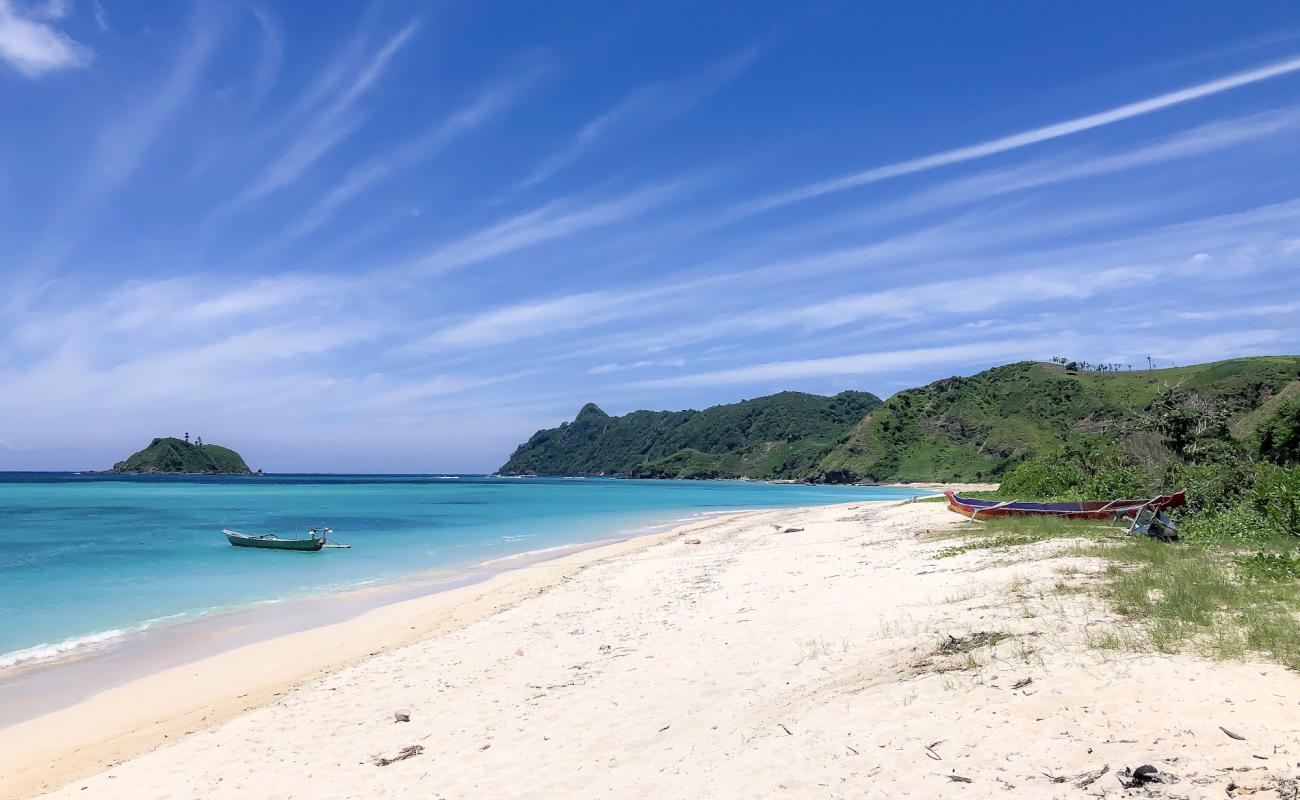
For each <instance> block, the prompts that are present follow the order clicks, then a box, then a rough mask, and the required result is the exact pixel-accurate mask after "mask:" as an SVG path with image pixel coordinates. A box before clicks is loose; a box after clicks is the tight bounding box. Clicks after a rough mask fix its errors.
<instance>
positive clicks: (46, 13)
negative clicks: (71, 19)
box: [32, 0, 72, 20]
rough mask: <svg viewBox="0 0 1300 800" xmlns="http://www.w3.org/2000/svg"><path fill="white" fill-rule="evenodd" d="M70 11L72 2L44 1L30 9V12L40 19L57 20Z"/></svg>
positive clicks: (63, 0) (69, 0)
mask: <svg viewBox="0 0 1300 800" xmlns="http://www.w3.org/2000/svg"><path fill="white" fill-rule="evenodd" d="M70 11H72V0H45V2H43V3H38V4H36V5H35V6H34V7H33V8H32V12H33V13H34V14H36V16H38V17H40V18H41V19H50V20H59V19H63V18H64V17H66V16H68V13H69V12H70Z"/></svg>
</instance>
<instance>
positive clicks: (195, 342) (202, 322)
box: [0, 0, 1300, 472]
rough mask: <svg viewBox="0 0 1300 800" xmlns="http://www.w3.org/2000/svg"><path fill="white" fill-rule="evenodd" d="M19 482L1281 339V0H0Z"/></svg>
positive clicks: (1286, 50) (1286, 303) (1167, 359)
mask: <svg viewBox="0 0 1300 800" xmlns="http://www.w3.org/2000/svg"><path fill="white" fill-rule="evenodd" d="M0 109H3V115H0V386H3V389H2V390H0V469H24V468H27V469H60V468H74V469H78V468H102V467H106V466H108V465H109V464H111V463H112V461H113V460H115V459H116V458H119V457H122V456H124V455H125V454H126V453H128V452H130V451H131V450H134V449H136V448H137V447H139V446H140V445H142V444H143V443H144V442H146V441H147V440H148V439H149V438H150V437H152V436H155V435H162V434H174V433H180V432H183V431H192V432H196V433H200V434H202V435H203V436H204V437H205V438H206V439H208V440H209V441H217V442H221V443H225V444H229V445H231V446H234V447H237V448H239V449H240V450H241V451H242V452H244V453H245V455H246V456H247V457H248V458H249V460H250V461H251V462H252V463H253V464H254V465H255V466H261V467H264V468H266V469H268V470H276V471H287V470H318V471H349V470H357V471H399V472H415V471H483V470H490V469H493V468H494V467H496V466H497V465H499V464H500V462H501V461H502V460H503V459H504V458H505V457H506V456H507V455H508V454H509V452H510V450H511V449H512V448H513V447H514V446H515V445H516V444H517V443H518V442H519V441H521V440H523V439H524V438H526V437H527V436H528V435H529V434H531V433H532V432H533V431H534V430H535V429H537V428H538V427H542V426H550V425H554V424H557V423H558V422H560V421H562V420H564V419H567V418H569V417H571V416H572V415H573V414H574V413H575V412H576V410H577V409H578V408H579V407H580V406H581V405H582V404H583V403H585V402H587V401H595V402H597V403H599V404H600V405H601V406H602V407H603V408H605V409H606V410H607V411H609V412H611V413H619V412H623V411H627V410H631V409H634V408H643V407H648V408H685V407H701V406H705V405H709V404H712V403H718V402H730V401H734V400H736V399H739V398H742V397H752V396H755V395H760V394H766V393H769V392H773V391H778V390H782V389H800V390H805V391H812V392H820V393H832V392H836V391H839V390H842V389H846V388H853V389H866V390H870V391H873V392H875V393H877V394H880V395H882V396H887V395H889V394H891V393H893V392H895V391H897V390H899V389H901V388H904V387H907V386H912V385H917V384H921V383H925V382H928V381H930V380H934V379H936V378H940V377H944V376H947V375H952V374H970V373H972V372H975V371H978V370H980V369H983V368H985V367H988V366H990V365H993V364H997V363H1002V362H1006V361H1011V360H1018V359H1045V358H1048V357H1050V356H1054V355H1058V354H1062V355H1069V356H1073V357H1076V358H1085V359H1088V360H1090V361H1111V362H1119V363H1132V364H1135V365H1137V364H1145V363H1146V359H1147V357H1151V358H1153V359H1155V360H1156V362H1157V363H1159V364H1162V365H1168V364H1186V363H1194V362H1200V361H1205V360H1212V359H1217V358H1223V357H1230V356H1239V355H1252V354H1264V353H1281V352H1289V353H1294V352H1297V351H1300V269H1298V268H1297V267H1298V266H1300V169H1298V167H1300V6H1296V4H1294V3H1293V2H1253V3H1242V4H1222V3H1209V2H1204V3H1189V2H1150V3H1142V4H1132V3H1118V2H1101V3H1097V2H1078V3H1037V2H1035V3H1030V2H1008V3H978V4H977V3H947V2H944V3H937V2H935V3H926V2H918V3H898V4H873V3H853V2H825V3H820V4H792V3H776V2H773V3H720V4H712V5H708V6H706V5H705V4H700V3H685V2H654V3H643V4H624V3H595V2H590V3H572V2H558V3H508V4H507V3H498V4H489V3H376V4H373V5H369V6H366V5H363V4H360V3H351V2H349V3H342V2H338V3H310V4H307V3H275V2H269V1H268V2H260V3H251V4H243V3H238V2H229V3H227V2H210V3H202V2H199V3H186V2H156V3H148V2H134V1H133V2H123V0H37V1H34V0H0Z"/></svg>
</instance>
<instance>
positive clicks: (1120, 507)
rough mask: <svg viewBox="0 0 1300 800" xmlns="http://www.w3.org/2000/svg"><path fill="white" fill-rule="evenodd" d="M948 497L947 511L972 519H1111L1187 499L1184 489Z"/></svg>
mask: <svg viewBox="0 0 1300 800" xmlns="http://www.w3.org/2000/svg"><path fill="white" fill-rule="evenodd" d="M944 494H945V495H947V496H948V510H950V511H956V512H957V513H958V514H962V515H963V516H967V517H970V518H971V519H982V518H984V517H1021V516H1044V517H1069V518H1070V519H1114V518H1115V515H1117V514H1118V515H1120V516H1124V517H1131V516H1134V515H1136V514H1137V513H1138V512H1139V511H1141V510H1143V509H1149V510H1151V511H1152V512H1154V513H1156V514H1158V513H1160V512H1161V511H1164V510H1166V509H1170V508H1177V507H1178V506H1181V505H1182V504H1183V503H1184V502H1185V501H1186V499H1187V497H1186V493H1185V492H1176V493H1174V494H1169V495H1165V496H1163V497H1151V498H1147V499H1146V500H1110V501H1105V500H1085V501H1083V502H1081V503H1025V502H1021V501H1019V500H981V499H978V498H975V497H962V496H961V495H959V494H953V493H952V492H944Z"/></svg>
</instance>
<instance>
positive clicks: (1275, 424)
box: [1255, 397, 1300, 464]
mask: <svg viewBox="0 0 1300 800" xmlns="http://www.w3.org/2000/svg"><path fill="white" fill-rule="evenodd" d="M1255 446H1256V449H1257V450H1258V452H1259V455H1260V456H1261V457H1262V458H1265V459H1267V460H1269V461H1272V462H1273V463H1274V464H1300V397H1296V398H1293V399H1292V400H1290V401H1288V402H1286V403H1283V404H1282V406H1281V407H1279V408H1278V410H1277V412H1276V413H1275V414H1274V415H1273V416H1272V417H1271V418H1270V419H1268V420H1267V421H1265V422H1264V423H1263V424H1262V425H1260V426H1259V429H1258V430H1257V431H1256V432H1255Z"/></svg>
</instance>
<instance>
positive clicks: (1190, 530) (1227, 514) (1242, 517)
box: [1178, 502, 1277, 547]
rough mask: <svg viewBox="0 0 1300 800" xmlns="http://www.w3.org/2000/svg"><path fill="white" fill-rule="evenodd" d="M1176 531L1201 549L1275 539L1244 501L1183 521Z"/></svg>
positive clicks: (1274, 531) (1270, 526)
mask: <svg viewBox="0 0 1300 800" xmlns="http://www.w3.org/2000/svg"><path fill="white" fill-rule="evenodd" d="M1178 532H1179V537H1180V538H1181V539H1182V540H1183V541H1185V542H1187V543H1188V544H1193V545H1198V546H1200V547H1241V546H1243V545H1248V544H1256V543H1259V544H1262V543H1264V542H1267V541H1270V540H1272V539H1274V538H1275V537H1276V536H1277V531H1276V530H1274V528H1273V526H1272V525H1271V524H1269V521H1268V520H1267V519H1266V518H1265V517H1264V516H1263V515H1262V514H1260V513H1259V511H1257V510H1256V509H1255V506H1254V505H1252V504H1251V503H1244V502H1243V503H1238V504H1237V505H1236V506H1232V507H1228V508H1221V509H1218V510H1216V511H1215V512H1214V513H1210V514H1199V515H1194V516H1192V517H1190V518H1187V519H1184V520H1183V521H1182V523H1181V524H1180V525H1179V531H1178Z"/></svg>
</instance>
